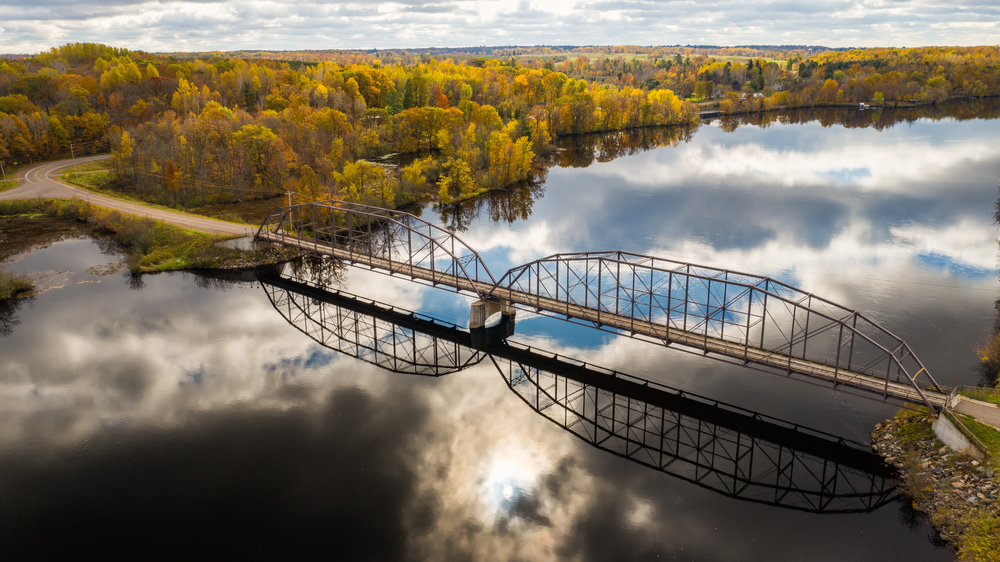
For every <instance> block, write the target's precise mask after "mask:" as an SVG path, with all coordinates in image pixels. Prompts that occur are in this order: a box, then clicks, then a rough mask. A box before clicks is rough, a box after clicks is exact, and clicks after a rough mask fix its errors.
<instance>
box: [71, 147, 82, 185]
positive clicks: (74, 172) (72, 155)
mask: <svg viewBox="0 0 1000 562" xmlns="http://www.w3.org/2000/svg"><path fill="white" fill-rule="evenodd" d="M69 155H70V156H71V157H72V158H73V175H74V176H75V177H76V179H78V180H79V179H80V172H78V171H76V152H75V151H74V150H73V143H69Z"/></svg>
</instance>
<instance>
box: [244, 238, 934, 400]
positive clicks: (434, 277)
mask: <svg viewBox="0 0 1000 562" xmlns="http://www.w3.org/2000/svg"><path fill="white" fill-rule="evenodd" d="M260 239H261V240H265V241H268V242H274V243H279V244H284V245H287V246H293V247H296V248H300V249H303V250H308V251H312V252H317V253H321V254H324V255H330V256H333V257H336V258H339V259H343V260H345V261H349V262H352V263H355V264H361V265H366V266H368V267H371V268H372V269H380V270H383V271H388V272H390V273H391V274H394V275H395V274H399V275H404V276H408V277H410V278H413V279H420V280H422V281H427V282H430V283H432V284H434V285H445V286H447V287H450V288H454V289H458V290H464V291H469V292H473V293H487V292H489V291H491V290H493V285H492V284H490V283H482V282H477V281H471V280H469V279H466V278H465V277H457V276H454V275H449V274H444V273H440V272H436V271H431V270H429V269H425V268H422V267H413V266H410V265H409V264H408V263H401V262H390V261H389V260H386V259H383V258H376V257H372V256H369V255H366V254H358V253H352V252H348V251H347V250H343V249H340V248H335V247H332V246H330V245H329V244H324V243H320V242H317V241H316V240H303V239H300V238H297V237H295V236H283V235H281V234H276V233H273V232H266V231H264V232H261V233H260ZM493 294H494V295H495V296H496V297H498V298H501V299H506V300H509V301H511V302H513V303H515V304H519V305H521V306H523V307H528V308H531V309H535V310H536V311H545V312H549V313H554V314H558V315H561V316H566V317H567V318H575V319H577V320H583V321H586V322H593V323H594V324H595V325H597V326H604V327H610V328H614V329H617V330H621V331H624V332H629V333H631V334H638V335H642V336H646V337H650V338H655V339H657V340H660V341H663V342H665V343H667V344H680V345H683V346H685V347H689V348H693V349H697V350H700V351H703V352H705V353H715V354H718V355H723V356H726V357H729V358H733V359H737V360H740V361H742V362H744V363H747V364H757V365H764V366H767V367H771V368H775V369H780V370H785V371H788V372H794V373H798V374H801V375H806V376H809V377H813V378H817V379H822V380H826V381H830V382H832V383H834V384H835V385H846V386H851V387H854V388H859V389H862V390H865V391H869V392H874V393H876V394H885V395H887V396H890V397H893V398H896V399H901V400H906V401H908V402H914V403H924V402H925V401H924V399H923V398H922V397H921V396H920V395H919V394H918V393H917V391H916V390H915V389H914V388H913V387H912V386H911V385H908V384H903V383H897V382H893V381H888V382H887V381H886V380H885V379H884V378H878V377H874V376H871V375H866V374H863V373H858V372H855V371H848V370H845V369H839V368H836V367H834V366H831V365H825V364H823V363H816V362H814V361H809V360H807V359H801V358H796V357H790V356H788V355H784V354H781V353H776V352H772V351H767V350H763V349H759V348H755V347H750V346H746V345H743V344H740V343H735V342H729V341H726V340H722V339H718V338H713V337H707V336H705V335H702V334H696V333H693V332H689V331H684V330H678V329H676V328H668V327H667V326H665V325H660V324H654V323H652V322H648V321H645V320H637V319H635V318H632V317H629V316H622V315H618V314H613V313H609V312H604V311H598V310H596V309H593V308H586V307H583V306H580V305H576V304H571V303H568V302H565V301H558V300H555V299H549V298H545V297H538V296H536V295H532V294H529V293H523V292H519V291H512V290H510V289H503V288H498V289H496V290H494V291H493ZM923 393H924V395H925V396H926V397H927V400H928V401H929V402H931V403H932V404H934V405H935V406H937V407H941V406H943V405H944V403H945V400H946V398H947V396H946V395H945V394H942V393H939V392H934V391H930V390H927V389H924V390H923Z"/></svg>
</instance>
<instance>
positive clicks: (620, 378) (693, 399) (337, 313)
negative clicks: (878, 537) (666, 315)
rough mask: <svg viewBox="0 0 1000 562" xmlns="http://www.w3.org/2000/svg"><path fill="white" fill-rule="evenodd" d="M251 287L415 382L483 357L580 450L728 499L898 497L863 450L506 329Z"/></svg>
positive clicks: (315, 330) (301, 323)
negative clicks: (566, 354)
mask: <svg viewBox="0 0 1000 562" xmlns="http://www.w3.org/2000/svg"><path fill="white" fill-rule="evenodd" d="M259 281H260V283H261V286H262V287H263V288H264V290H265V291H266V293H267V295H268V298H269V299H270V300H271V303H272V304H273V305H274V308H275V309H276V310H278V312H280V313H281V314H282V316H284V317H285V319H286V320H288V321H289V323H291V324H292V325H294V326H295V327H296V328H298V329H299V330H301V331H302V332H303V333H305V334H306V335H308V336H309V337H310V338H312V339H313V340H315V341H316V342H318V343H319V344H321V345H323V346H325V347H328V348H330V349H334V350H336V351H339V352H341V353H344V354H346V355H350V356H352V357H357V358H359V359H361V360H363V361H367V362H369V363H372V364H375V365H378V366H379V367H382V368H384V369H387V370H390V371H393V372H397V373H403V374H411V375H424V376H442V375H446V374H450V373H454V372H457V371H461V370H463V369H466V368H468V367H471V366H473V365H476V364H479V363H481V362H482V361H483V360H484V359H489V360H490V361H491V362H492V363H493V364H494V365H495V366H496V368H497V370H498V371H499V372H500V374H501V375H502V376H503V378H504V380H505V382H506V383H507V385H508V387H509V388H510V389H511V390H512V391H514V393H515V394H517V396H518V397H519V398H521V400H523V401H524V402H525V403H526V404H527V405H528V406H529V407H531V408H532V409H533V410H535V411H536V412H538V413H539V414H541V415H542V416H544V417H546V418H547V419H549V420H550V421H552V422H554V423H556V424H557V425H559V426H560V427H562V428H564V429H565V430H567V431H569V432H571V433H573V434H574V435H576V436H577V437H579V438H581V439H583V440H584V441H586V442H587V443H589V444H590V445H593V446H595V447H597V448H599V449H602V450H605V451H608V452H611V453H614V454H616V455H618V456H621V457H625V458H627V459H629V460H632V461H634V462H637V463H639V464H642V465H645V466H648V467H650V468H653V469H656V470H659V471H662V472H665V473H667V474H670V475H672V476H675V477H678V478H681V479H683V480H686V481H689V482H692V483H694V484H697V485H699V486H702V487H704V488H708V489H711V490H714V491H716V492H718V493H721V494H724V495H726V496H729V497H733V498H737V499H741V500H746V501H752V502H758V503H765V504H769V505H775V506H779V507H785V508H789V509H795V510H802V511H808V512H812V513H856V512H868V511H872V510H875V509H877V508H879V507H881V506H883V505H886V504H887V503H890V502H892V501H893V500H894V499H895V498H896V496H897V491H896V489H895V486H894V484H893V482H892V473H891V470H890V469H889V468H888V467H887V466H886V465H884V464H883V463H882V462H881V459H879V458H878V457H876V456H875V455H873V454H871V453H870V452H869V451H867V448H866V447H865V446H864V445H863V444H861V443H856V442H851V441H848V440H845V439H842V438H838V437H836V436H833V435H830V434H827V433H823V432H820V431H815V430H810V429H807V428H804V427H801V426H799V425H797V424H792V423H789V422H785V421H782V420H779V419H776V418H772V417H768V416H764V415H760V414H757V413H754V412H751V411H749V410H744V409H742V408H739V407H736V406H731V405H727V404H723V403H721V402H717V401H714V400H711V399H707V398H703V397H700V396H697V395H693V394H690V393H686V392H683V391H679V390H677V389H673V388H670V387H666V386H662V385H657V384H655V383H652V382H650V381H645V380H642V379H637V378H634V377H630V376H628V375H625V374H622V373H618V372H615V371H610V370H606V369H602V368H600V367H595V366H592V365H588V364H586V363H581V362H576V361H574V360H572V359H566V358H562V357H559V356H557V355H552V354H548V353H545V352H541V351H538V350H535V349H532V348H530V347H525V346H522V345H519V344H516V343H512V342H508V341H506V340H504V338H505V337H506V335H508V334H509V329H508V328H506V327H505V326H499V327H497V328H492V329H490V330H475V331H474V333H470V332H467V331H464V330H461V329H459V327H458V326H455V325H453V324H448V323H443V322H441V321H439V320H435V319H433V318H431V317H428V316H423V315H419V314H416V313H412V312H409V311H404V310H400V309H397V308H395V307H392V306H388V305H384V304H380V303H377V302H374V301H371V300H366V299H361V298H359V297H356V296H353V295H349V294H346V293H342V292H337V291H326V290H323V289H319V288H317V287H313V286H311V285H309V284H307V283H303V282H301V281H297V280H294V279H289V278H286V277H280V276H273V275H267V276H264V277H262V278H261V279H259ZM505 330H507V332H505Z"/></svg>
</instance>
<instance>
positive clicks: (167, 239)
mask: <svg viewBox="0 0 1000 562" xmlns="http://www.w3.org/2000/svg"><path fill="white" fill-rule="evenodd" d="M0 216H23V217H38V216H44V217H50V218H59V219H66V220H72V221H79V222H82V223H86V224H87V225H88V226H89V227H90V229H91V230H92V231H93V234H94V235H95V236H100V237H109V238H111V239H113V240H114V241H116V242H117V243H118V244H119V245H120V247H121V250H122V251H123V252H124V253H125V254H126V256H127V260H128V265H129V269H130V270H131V271H132V272H133V273H151V272H156V271H172V270H181V269H214V268H234V267H239V266H249V265H254V264H256V263H265V262H273V261H276V260H280V259H282V258H284V257H285V256H283V255H279V254H280V252H275V251H268V252H264V251H256V252H244V251H240V250H233V249H229V248H220V247H218V246H216V242H218V241H220V240H224V239H226V238H229V237H227V236H218V235H213V234H205V233H201V232H195V231H192V230H186V229H183V228H178V227H176V226H172V225H169V224H166V223H162V222H158V221H155V220H153V219H150V218H148V217H140V216H137V215H131V214H126V213H120V212H118V211H112V210H107V209H102V208H100V207H96V206H93V205H90V204H88V203H84V202H82V201H65V200H18V201H0Z"/></svg>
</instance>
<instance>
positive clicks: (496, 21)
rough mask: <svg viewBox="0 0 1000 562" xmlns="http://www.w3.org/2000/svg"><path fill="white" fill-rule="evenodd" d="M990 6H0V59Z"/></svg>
mask: <svg viewBox="0 0 1000 562" xmlns="http://www.w3.org/2000/svg"><path fill="white" fill-rule="evenodd" d="M998 22H1000V1H998V0H858V1H855V0H703V1H690V0H605V1H581V0H546V1H518V0H472V1H448V0H443V1H440V2H421V1H419V0H400V1H398V2H377V1H366V0H361V1H359V2H350V3H344V2H315V1H309V0H306V1H303V2H286V1H281V0H257V1H250V2H226V1H222V2H213V1H197V0H196V1H170V0H165V1H153V2H143V1H134V0H90V1H83V2H80V1H77V0H4V2H3V3H2V5H0V52H6V53H11V52H20V53H34V52H38V51H41V50H46V49H48V48H49V47H52V46H55V45H60V44H63V43H68V42H76V41H97V42H103V43H108V44H112V45H115V46H121V47H127V48H130V49H142V50H146V51H205V50H236V49H281V50H295V49H347V48H373V47H374V48H390V47H436V46H442V47H443V46H468V45H543V44H547V45H590V44H598V45H601V44H603V45H611V44H639V45H673V44H713V45H746V44H770V45H780V44H810V45H826V46H832V47H847V46H894V47H899V46H906V47H911V46H921V45H996V44H998V43H1000V25H998Z"/></svg>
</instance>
